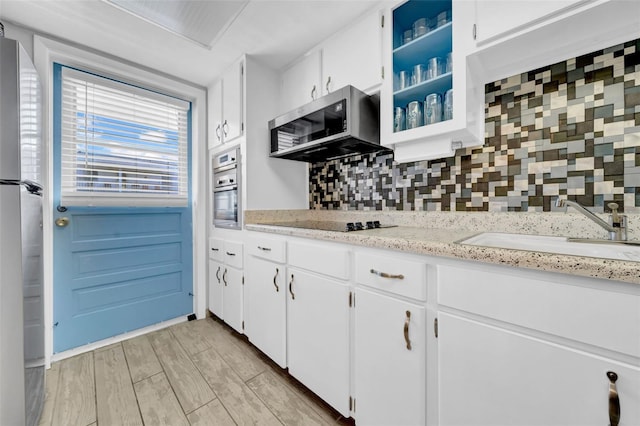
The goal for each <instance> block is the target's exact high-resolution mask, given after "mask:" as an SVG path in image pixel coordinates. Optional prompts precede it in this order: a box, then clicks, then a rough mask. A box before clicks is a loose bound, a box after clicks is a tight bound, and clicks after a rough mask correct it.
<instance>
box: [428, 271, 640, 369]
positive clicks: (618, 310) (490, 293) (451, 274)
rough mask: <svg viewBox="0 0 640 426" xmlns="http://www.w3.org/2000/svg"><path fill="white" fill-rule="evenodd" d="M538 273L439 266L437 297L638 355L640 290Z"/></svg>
mask: <svg viewBox="0 0 640 426" xmlns="http://www.w3.org/2000/svg"><path fill="white" fill-rule="evenodd" d="M562 279H563V276H562V275H560V274H558V275H557V276H552V277H551V278H549V277H547V276H545V277H544V278H543V277H541V278H537V277H531V276H528V275H527V276H525V275H518V274H516V273H510V274H503V273H499V272H494V271H483V270H478V269H471V268H469V269H467V268H458V267H445V266H440V267H439V268H438V303H439V304H440V305H444V306H449V307H452V308H455V309H460V310H463V311H467V312H471V313H474V314H478V315H482V316H486V317H490V318H494V319H497V320H500V321H505V322H508V323H511V324H516V325H519V326H522V327H527V328H531V329H534V330H538V331H542V332H545V333H550V334H553V335H556V336H560V337H564V338H568V339H572V340H577V341H580V342H584V343H588V344H591V345H595V346H599V347H602V348H606V349H610V350H613V351H618V352H621V353H624V354H628V355H632V356H636V357H637V356H640V295H637V294H624V293H618V292H614V291H605V290H601V289H596V288H591V287H578V286H575V285H568V284H564V283H563V282H562Z"/></svg>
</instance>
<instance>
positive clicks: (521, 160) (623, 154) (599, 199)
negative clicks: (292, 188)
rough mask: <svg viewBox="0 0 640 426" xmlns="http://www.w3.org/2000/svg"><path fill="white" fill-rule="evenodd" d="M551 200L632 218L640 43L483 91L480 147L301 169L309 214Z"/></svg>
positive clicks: (524, 206)
mask: <svg viewBox="0 0 640 426" xmlns="http://www.w3.org/2000/svg"><path fill="white" fill-rule="evenodd" d="M558 196H563V197H564V196H566V197H567V198H569V199H570V200H575V201H578V202H579V203H581V204H583V205H585V206H588V207H591V208H592V209H593V210H594V211H596V212H603V211H604V210H603V206H605V205H606V203H608V202H610V201H615V202H617V203H618V204H619V205H620V206H621V210H623V211H625V212H628V213H640V39H638V40H633V41H630V42H627V43H624V44H620V45H617V46H613V47H611V48H608V49H604V50H599V51H597V52H593V53H590V54H588V55H583V56H580V57H577V58H572V59H569V60H567V61H564V62H559V63H557V64H553V65H550V66H546V67H543V68H539V69H536V70H533V71H529V72H526V73H523V74H519V75H516V76H513V77H509V78H506V79H503V80H500V81H496V82H493V83H490V84H487V85H486V87H485V143H484V146H482V147H479V148H467V149H461V150H459V151H458V152H456V155H455V156H453V157H450V158H445V159H441V160H433V161H419V162H414V163H403V164H400V163H397V162H395V161H394V160H393V154H384V155H375V154H369V155H358V156H352V157H348V158H343V159H338V160H332V161H327V162H324V163H316V164H310V165H309V206H310V208H312V209H340V210H425V211H439V210H442V211H530V212H532V211H536V212H538V211H550V210H551V209H552V205H553V201H554V200H555V199H556V198H557V197H558Z"/></svg>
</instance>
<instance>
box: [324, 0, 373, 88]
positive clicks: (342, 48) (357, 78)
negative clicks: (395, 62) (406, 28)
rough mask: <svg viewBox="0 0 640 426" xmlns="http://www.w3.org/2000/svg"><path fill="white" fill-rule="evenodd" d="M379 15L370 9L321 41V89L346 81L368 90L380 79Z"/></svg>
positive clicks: (343, 83) (339, 84)
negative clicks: (342, 29) (344, 27)
mask: <svg viewBox="0 0 640 426" xmlns="http://www.w3.org/2000/svg"><path fill="white" fill-rule="evenodd" d="M381 43H382V15H381V13H380V11H378V10H374V11H372V12H370V13H369V14H368V15H366V16H365V17H363V18H362V19H360V20H359V21H357V22H355V23H354V24H353V25H352V26H350V27H348V28H347V29H346V30H345V31H343V32H341V33H338V34H336V35H335V36H333V37H331V38H330V39H328V40H327V41H326V42H325V43H323V44H322V81H323V83H322V93H323V94H327V93H330V92H333V91H334V90H336V89H339V88H341V87H344V86H346V85H351V86H354V87H355V88H357V89H360V90H362V91H364V92H371V90H372V89H375V88H377V87H378V86H379V85H380V83H381V82H382V45H381Z"/></svg>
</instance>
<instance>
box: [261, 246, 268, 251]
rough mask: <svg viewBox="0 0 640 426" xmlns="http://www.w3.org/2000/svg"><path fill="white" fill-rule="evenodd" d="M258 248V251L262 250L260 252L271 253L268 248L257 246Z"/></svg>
mask: <svg viewBox="0 0 640 426" xmlns="http://www.w3.org/2000/svg"><path fill="white" fill-rule="evenodd" d="M258 248H259V249H260V250H262V251H271V248H269V247H260V246H258Z"/></svg>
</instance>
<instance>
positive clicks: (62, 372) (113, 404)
mask: <svg viewBox="0 0 640 426" xmlns="http://www.w3.org/2000/svg"><path fill="white" fill-rule="evenodd" d="M235 424H238V425H251V424H253V425H336V424H338V425H353V424H354V423H353V420H352V419H345V418H343V417H341V416H340V415H339V413H337V412H336V411H335V410H333V409H332V408H331V407H329V406H328V405H327V404H326V403H325V402H324V401H322V400H321V399H320V398H318V397H317V396H316V395H314V394H313V393H312V392H310V391H309V390H308V389H306V388H305V387H304V386H303V385H302V384H300V383H299V382H298V381H297V380H295V379H294V378H292V377H291V376H289V375H288V374H287V372H286V371H285V370H282V369H281V368H280V367H278V366H277V365H276V364H275V363H273V362H272V361H271V360H270V359H268V358H267V357H266V356H265V355H264V354H262V353H261V352H260V351H259V350H257V349H256V348H255V347H254V346H253V345H251V344H250V343H249V342H248V341H247V339H246V337H244V336H241V335H240V334H238V333H236V332H235V331H233V330H232V329H231V328H229V327H227V326H226V325H225V324H223V323H222V322H221V321H219V320H218V319H213V318H207V319H203V320H199V321H189V322H184V323H180V324H177V325H175V326H172V327H169V328H166V329H163V330H159V331H155V332H152V333H149V334H146V335H143V336H139V337H136V338H133V339H130V340H126V341H124V342H122V343H116V344H113V345H109V346H105V347H103V348H100V349H97V350H95V351H93V352H88V353H84V354H82V355H78V356H75V357H73V358H69V359H65V360H63V361H60V362H57V363H54V364H53V365H52V367H51V369H49V370H48V371H47V373H46V400H45V405H44V409H43V413H42V416H41V419H40V425H46V426H73V425H78V426H94V425H95V426H111V425H113V426H124V425H126V426H128V425H131V426H137V425H146V426H156V425H167V426H181V425H186V426H189V425H191V426H215V425H235Z"/></svg>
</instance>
